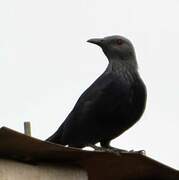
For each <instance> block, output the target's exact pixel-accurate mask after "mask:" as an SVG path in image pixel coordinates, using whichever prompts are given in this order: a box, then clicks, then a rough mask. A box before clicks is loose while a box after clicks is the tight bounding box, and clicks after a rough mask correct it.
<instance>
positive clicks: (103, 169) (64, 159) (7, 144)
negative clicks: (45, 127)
mask: <svg viewBox="0 0 179 180" xmlns="http://www.w3.org/2000/svg"><path fill="white" fill-rule="evenodd" d="M0 158H8V159H15V160H18V161H22V162H26V163H32V164H33V163H34V164H38V163H44V162H45V163H63V164H64V163H65V164H69V165H70V164H73V165H74V164H75V165H77V166H80V167H82V168H84V169H85V170H86V171H87V172H88V177H89V180H149V179H150V180H151V179H157V180H165V179H166V180H179V171H177V170H175V169H173V168H171V167H168V166H166V165H164V164H162V163H159V162H157V161H155V160H153V159H151V158H149V157H146V156H143V155H139V154H132V153H128V154H121V155H120V156H117V155H115V154H113V153H107V152H96V151H85V150H81V149H76V148H67V147H64V146H62V145H57V144H53V143H49V142H45V141H42V140H39V139H36V138H32V137H29V136H26V135H24V134H21V133H19V132H16V131H14V130H11V129H8V128H6V127H2V128H0Z"/></svg>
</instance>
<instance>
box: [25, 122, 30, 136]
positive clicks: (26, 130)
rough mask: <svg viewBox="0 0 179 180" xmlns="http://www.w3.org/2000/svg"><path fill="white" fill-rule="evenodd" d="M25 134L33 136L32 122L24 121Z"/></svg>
mask: <svg viewBox="0 0 179 180" xmlns="http://www.w3.org/2000/svg"><path fill="white" fill-rule="evenodd" d="M24 134H25V135H27V136H31V124H30V122H29V121H26V122H24Z"/></svg>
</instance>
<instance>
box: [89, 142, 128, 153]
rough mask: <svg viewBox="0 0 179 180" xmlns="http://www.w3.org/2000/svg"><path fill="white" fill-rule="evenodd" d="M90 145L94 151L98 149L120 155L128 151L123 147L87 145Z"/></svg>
mask: <svg viewBox="0 0 179 180" xmlns="http://www.w3.org/2000/svg"><path fill="white" fill-rule="evenodd" d="M89 146H90V147H92V148H93V149H94V150H95V151H99V152H110V153H114V154H116V155H121V154H122V153H127V152H128V151H126V150H124V149H118V148H114V147H111V146H110V147H99V146H96V145H93V144H92V145H91V144H90V145H89Z"/></svg>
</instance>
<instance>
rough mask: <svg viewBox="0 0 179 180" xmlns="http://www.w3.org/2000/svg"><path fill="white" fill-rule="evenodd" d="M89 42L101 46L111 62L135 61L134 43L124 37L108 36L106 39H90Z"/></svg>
mask: <svg viewBox="0 0 179 180" xmlns="http://www.w3.org/2000/svg"><path fill="white" fill-rule="evenodd" d="M87 42H89V43H93V44H96V45H98V46H100V47H101V48H102V50H103V52H104V54H105V55H106V56H107V58H108V59H109V61H110V60H113V59H115V60H130V59H134V60H135V51H134V48H133V45H132V43H131V42H130V41H129V40H128V39H126V38H124V37H122V36H117V35H116V36H108V37H105V38H94V39H89V40H88V41H87Z"/></svg>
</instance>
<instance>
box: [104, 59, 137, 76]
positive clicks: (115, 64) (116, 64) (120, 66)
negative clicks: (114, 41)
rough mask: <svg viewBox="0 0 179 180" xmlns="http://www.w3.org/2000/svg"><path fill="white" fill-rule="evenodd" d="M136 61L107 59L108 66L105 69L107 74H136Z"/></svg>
mask: <svg viewBox="0 0 179 180" xmlns="http://www.w3.org/2000/svg"><path fill="white" fill-rule="evenodd" d="M137 69H138V67H137V61H136V59H134V58H133V59H127V60H121V59H109V64H108V67H107V69H106V71H107V72H114V73H117V74H118V73H121V72H125V71H131V72H133V71H135V72H137Z"/></svg>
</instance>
